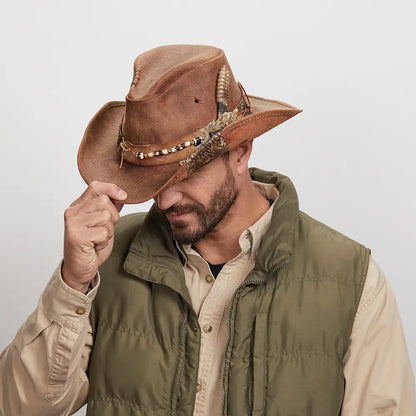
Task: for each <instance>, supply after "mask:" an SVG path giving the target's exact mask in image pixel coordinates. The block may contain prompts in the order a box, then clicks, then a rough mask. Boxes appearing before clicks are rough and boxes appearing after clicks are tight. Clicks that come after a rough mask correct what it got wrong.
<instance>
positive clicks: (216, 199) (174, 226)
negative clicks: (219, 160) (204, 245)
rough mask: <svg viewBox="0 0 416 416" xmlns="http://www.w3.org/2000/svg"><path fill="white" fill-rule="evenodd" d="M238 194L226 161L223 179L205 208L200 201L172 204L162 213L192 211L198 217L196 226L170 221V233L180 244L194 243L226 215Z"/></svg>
mask: <svg viewBox="0 0 416 416" xmlns="http://www.w3.org/2000/svg"><path fill="white" fill-rule="evenodd" d="M237 195H238V190H237V188H236V185H235V179H234V175H233V172H232V170H231V169H230V167H229V165H228V163H227V165H226V172H225V179H224V181H223V182H222V183H221V185H220V186H219V187H218V188H217V190H216V191H215V192H214V194H213V195H212V196H211V198H210V201H209V205H208V207H207V208H205V207H204V206H203V205H202V204H200V203H194V204H184V205H173V206H171V207H170V208H169V209H167V210H163V211H162V212H163V213H164V214H168V213H170V212H174V213H177V214H185V213H188V212H193V213H195V214H196V216H197V219H198V226H197V227H196V228H192V227H190V226H189V224H188V223H187V222H186V221H172V222H171V223H170V228H171V230H170V231H171V235H172V238H173V239H174V240H176V241H177V242H178V243H180V244H194V243H196V242H197V241H199V240H202V239H203V238H204V237H205V236H206V235H207V234H208V233H210V232H211V231H212V230H213V229H214V228H215V227H216V226H217V225H218V224H219V223H220V222H221V220H223V219H224V217H225V216H226V215H227V213H228V211H229V210H230V208H231V206H232V205H233V203H234V201H235V200H236V198H237Z"/></svg>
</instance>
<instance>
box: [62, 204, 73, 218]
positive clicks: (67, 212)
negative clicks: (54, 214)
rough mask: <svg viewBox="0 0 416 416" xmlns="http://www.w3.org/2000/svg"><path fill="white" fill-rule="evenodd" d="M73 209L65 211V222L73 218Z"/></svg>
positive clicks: (69, 208)
mask: <svg viewBox="0 0 416 416" xmlns="http://www.w3.org/2000/svg"><path fill="white" fill-rule="evenodd" d="M72 211H73V210H72V207H68V208H67V209H66V210H65V211H64V220H65V221H68V220H69V219H70V218H71V217H72Z"/></svg>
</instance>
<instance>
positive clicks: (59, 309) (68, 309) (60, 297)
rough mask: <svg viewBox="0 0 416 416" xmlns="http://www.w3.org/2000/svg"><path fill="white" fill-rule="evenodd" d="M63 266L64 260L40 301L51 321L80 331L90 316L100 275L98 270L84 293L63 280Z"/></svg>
mask: <svg viewBox="0 0 416 416" xmlns="http://www.w3.org/2000/svg"><path fill="white" fill-rule="evenodd" d="M61 268H62V261H61V262H60V264H59V266H58V267H57V268H56V270H55V271H54V273H53V275H52V277H51V279H50V281H49V283H48V285H47V286H46V288H45V290H44V291H43V293H42V296H41V299H40V303H41V306H42V308H43V310H44V311H45V314H46V316H47V317H48V318H49V319H50V320H51V321H55V322H58V323H59V324H60V325H63V326H65V327H69V328H71V329H72V330H74V331H77V332H78V331H80V330H81V329H82V328H83V327H84V325H85V322H84V321H85V320H86V319H88V317H89V314H90V311H91V302H92V301H93V300H94V298H95V295H96V294H97V290H98V287H99V284H100V276H99V273H98V272H97V275H96V276H95V277H94V279H93V280H92V285H91V289H90V290H89V291H88V293H87V294H85V295H84V294H83V293H81V292H78V291H77V290H75V289H72V288H71V287H70V286H68V285H67V284H66V283H65V282H64V281H63V279H62V274H61Z"/></svg>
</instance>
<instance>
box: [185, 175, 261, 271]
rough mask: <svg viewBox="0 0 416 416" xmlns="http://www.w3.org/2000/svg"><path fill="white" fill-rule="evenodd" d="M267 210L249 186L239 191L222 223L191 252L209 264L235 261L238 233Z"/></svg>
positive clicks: (259, 197) (255, 190)
mask: <svg viewBox="0 0 416 416" xmlns="http://www.w3.org/2000/svg"><path fill="white" fill-rule="evenodd" d="M268 209H269V202H268V201H267V199H266V198H264V197H263V195H261V194H260V192H259V191H258V190H257V189H256V188H255V186H254V184H253V183H252V182H251V180H250V182H249V183H248V184H247V186H245V187H242V188H240V192H239V194H238V196H237V198H236V200H235V201H234V204H233V205H232V207H231V208H230V210H229V211H228V213H227V215H226V216H225V217H224V218H223V219H222V220H221V222H220V223H219V224H218V225H217V227H215V229H214V230H212V231H211V232H210V233H209V234H207V235H206V236H205V237H204V238H203V239H202V240H200V241H198V242H197V243H195V244H194V245H193V246H194V248H195V249H196V250H197V251H198V252H199V253H200V254H201V256H202V257H203V258H204V259H205V260H206V261H208V262H209V263H211V264H221V263H226V262H227V261H229V260H231V259H233V258H234V257H236V256H237V255H238V254H239V253H240V251H241V249H240V244H239V238H240V235H241V233H242V232H243V231H244V230H246V229H247V228H248V227H250V226H251V225H253V224H254V223H255V222H256V221H257V220H258V219H259V218H260V217H262V216H263V214H264V213H265V212H266V211H267V210H268Z"/></svg>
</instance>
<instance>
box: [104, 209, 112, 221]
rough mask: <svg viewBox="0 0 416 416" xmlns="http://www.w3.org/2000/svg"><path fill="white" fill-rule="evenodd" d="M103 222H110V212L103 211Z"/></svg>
mask: <svg viewBox="0 0 416 416" xmlns="http://www.w3.org/2000/svg"><path fill="white" fill-rule="evenodd" d="M103 216H104V220H106V221H110V220H111V218H112V215H111V212H110V211H109V210H108V209H105V210H104V211H103Z"/></svg>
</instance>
